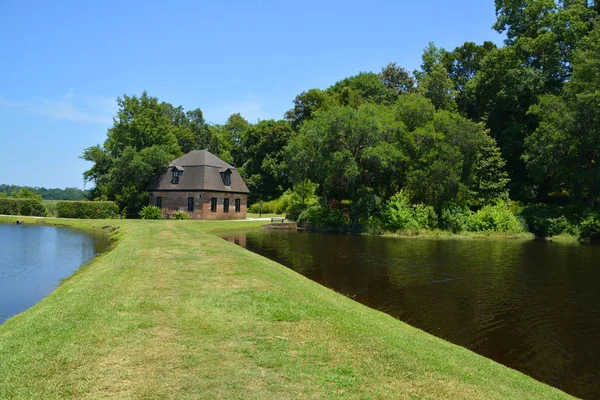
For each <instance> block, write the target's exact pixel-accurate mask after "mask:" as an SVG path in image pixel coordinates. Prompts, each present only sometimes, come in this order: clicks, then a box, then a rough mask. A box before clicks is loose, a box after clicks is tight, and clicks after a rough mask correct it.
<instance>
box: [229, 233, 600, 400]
mask: <svg viewBox="0 0 600 400" xmlns="http://www.w3.org/2000/svg"><path fill="white" fill-rule="evenodd" d="M222 237H223V238H225V239H226V240H230V241H232V242H235V243H237V244H239V245H242V246H244V247H246V248H247V249H248V250H251V251H253V252H255V253H259V254H261V255H263V256H265V257H268V258H270V259H272V260H275V261H277V262H279V263H281V264H283V265H285V266H287V267H289V268H292V269H294V270H295V271H297V272H299V273H301V274H302V275H305V276H306V277H308V278H310V279H312V280H314V281H316V282H319V283H321V284H323V285H324V286H327V287H329V288H332V289H334V290H336V291H338V292H340V293H343V294H345V295H347V296H349V297H351V298H353V299H355V300H356V301H359V302H361V303H363V304H366V305H368V306H370V307H372V308H375V309H378V310H380V311H383V312H385V313H388V314H390V315H392V316H394V317H397V318H399V319H400V320H402V321H405V322H407V323H408V324H410V325H413V326H415V327H417V328H420V329H423V330H424V331H426V332H429V333H431V334H433V335H435V336H438V337H440V338H443V339H446V340H448V341H450V342H453V343H455V344H458V345H460V346H464V347H466V348H469V349H471V350H473V351H475V352H477V353H479V354H481V355H483V356H486V357H489V358H491V359H493V360H496V361H498V362H500V363H502V364H504V365H507V366H509V367H511V368H514V369H517V370H520V371H522V372H524V373H526V374H528V375H530V376H532V377H534V378H536V379H538V380H540V381H542V382H545V383H548V384H550V385H553V386H555V387H558V388H560V389H562V390H564V391H566V392H568V393H571V394H573V395H576V396H580V397H584V398H600V346H599V340H600V247H597V246H596V247H593V246H577V245H567V244H560V243H552V242H546V241H537V240H535V241H533V240H532V241H517V240H514V241H513V240H428V239H401V238H391V237H379V236H351V235H325V234H318V233H302V232H298V233H296V232H267V231H260V230H258V231H257V230H255V231H248V232H245V233H232V234H225V233H224V234H223V235H222Z"/></svg>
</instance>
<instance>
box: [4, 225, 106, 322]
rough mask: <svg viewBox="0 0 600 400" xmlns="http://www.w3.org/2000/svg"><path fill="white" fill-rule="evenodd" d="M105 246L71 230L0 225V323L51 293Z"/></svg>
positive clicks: (104, 242)
mask: <svg viewBox="0 0 600 400" xmlns="http://www.w3.org/2000/svg"><path fill="white" fill-rule="evenodd" d="M106 245H107V243H106V241H103V240H101V239H98V238H94V237H93V236H90V235H86V234H84V233H82V232H79V231H76V230H72V229H66V228H56V227H52V226H29V225H2V224H0V324H1V323H3V322H4V321H5V320H6V319H8V318H10V317H12V316H13V315H15V314H18V313H20V312H22V311H25V310H27V309H28V308H30V307H31V306H33V305H34V304H36V303H37V302H38V301H40V300H41V299H43V298H44V297H46V296H47V295H49V294H50V293H52V291H53V290H54V289H55V288H56V286H57V285H58V284H59V283H60V280H61V279H63V278H66V277H68V276H70V275H72V274H73V272H74V271H75V270H77V268H78V267H79V266H80V265H81V264H84V263H85V262H87V261H89V260H90V259H91V258H92V257H94V255H95V254H97V253H99V252H100V251H101V250H102V249H103V248H105V247H106Z"/></svg>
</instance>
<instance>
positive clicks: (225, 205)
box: [223, 199, 229, 212]
mask: <svg viewBox="0 0 600 400" xmlns="http://www.w3.org/2000/svg"><path fill="white" fill-rule="evenodd" d="M223 212H229V199H223Z"/></svg>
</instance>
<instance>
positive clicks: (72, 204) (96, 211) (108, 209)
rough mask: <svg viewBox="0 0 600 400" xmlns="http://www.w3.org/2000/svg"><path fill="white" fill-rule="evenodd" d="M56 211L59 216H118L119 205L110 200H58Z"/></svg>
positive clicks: (85, 217)
mask: <svg viewBox="0 0 600 400" xmlns="http://www.w3.org/2000/svg"><path fill="white" fill-rule="evenodd" d="M56 213H57V215H58V217H59V218H84V219H107V218H118V217H119V207H118V206H117V205H116V204H115V203H114V202H112V201H59V202H58V203H56Z"/></svg>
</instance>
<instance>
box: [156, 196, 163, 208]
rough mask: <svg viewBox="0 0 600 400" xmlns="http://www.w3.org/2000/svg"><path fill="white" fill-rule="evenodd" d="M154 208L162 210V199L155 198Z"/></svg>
mask: <svg viewBox="0 0 600 400" xmlns="http://www.w3.org/2000/svg"><path fill="white" fill-rule="evenodd" d="M156 207H158V208H162V197H157V198H156Z"/></svg>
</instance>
